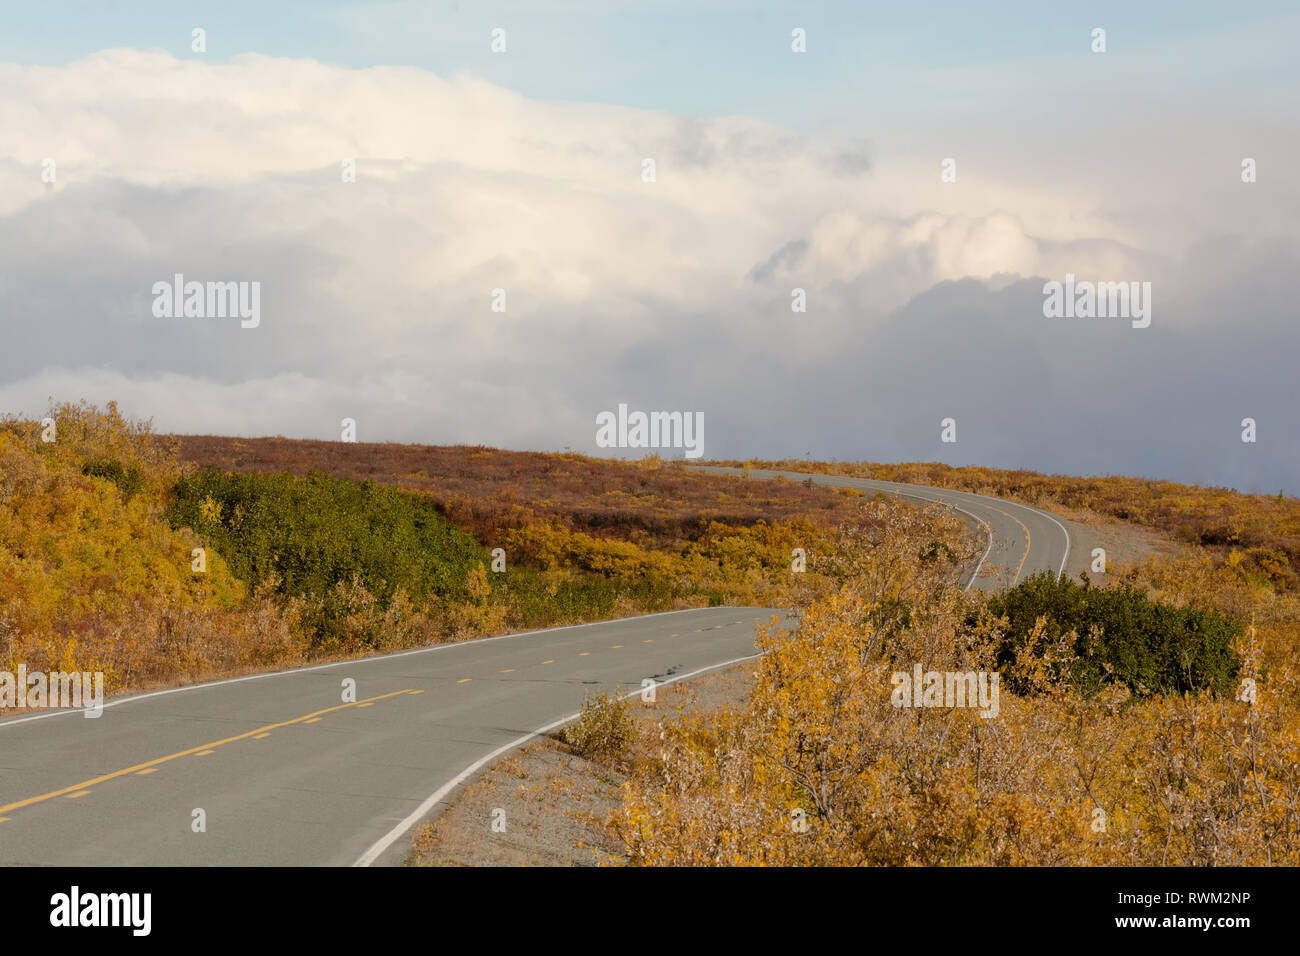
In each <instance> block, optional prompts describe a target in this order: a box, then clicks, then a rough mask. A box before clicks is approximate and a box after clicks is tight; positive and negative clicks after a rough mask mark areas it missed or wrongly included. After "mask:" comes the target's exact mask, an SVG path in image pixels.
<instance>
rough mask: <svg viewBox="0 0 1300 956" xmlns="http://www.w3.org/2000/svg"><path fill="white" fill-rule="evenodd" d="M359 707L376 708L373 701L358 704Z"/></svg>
mask: <svg viewBox="0 0 1300 956" xmlns="http://www.w3.org/2000/svg"><path fill="white" fill-rule="evenodd" d="M357 706H358V707H374V706H375V702H374V701H373V700H368V701H366V702H365V703H364V704H357Z"/></svg>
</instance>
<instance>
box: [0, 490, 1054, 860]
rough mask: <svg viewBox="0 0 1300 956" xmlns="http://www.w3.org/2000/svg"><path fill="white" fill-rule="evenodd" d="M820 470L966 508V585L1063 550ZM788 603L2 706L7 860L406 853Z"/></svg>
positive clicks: (1009, 522) (1037, 537)
mask: <svg viewBox="0 0 1300 956" xmlns="http://www.w3.org/2000/svg"><path fill="white" fill-rule="evenodd" d="M711 470H722V469H711ZM749 474H750V475H751V476H752V477H754V478H764V477H768V478H770V477H773V475H774V473H769V472H753V471H751V472H749ZM787 476H788V477H791V478H792V479H794V480H802V479H804V478H805V477H808V476H805V475H795V474H791V473H787ZM813 480H814V481H817V482H820V483H826V484H844V485H851V486H853V487H857V488H862V489H864V490H878V491H884V492H887V493H897V494H903V495H906V496H908V497H912V498H918V499H927V500H936V501H941V502H943V503H944V504H945V505H949V506H952V507H954V508H957V509H959V510H960V512H961V513H962V514H963V515H964V516H965V517H966V520H967V521H969V522H970V523H971V525H972V527H974V528H978V529H980V531H981V532H982V533H984V534H986V535H987V536H988V541H989V545H988V549H987V550H986V552H985V554H984V555H983V557H982V558H981V559H980V564H979V566H978V567H976V568H972V569H970V570H969V571H968V572H967V575H966V578H965V580H966V583H967V586H974V587H981V588H986V587H994V586H997V585H998V583H999V582H1000V581H1001V582H1003V583H1005V582H1007V581H1009V580H1011V579H1012V578H1013V576H1014V577H1019V576H1022V575H1024V574H1028V573H1030V572H1031V571H1034V570H1039V569H1047V570H1051V571H1054V572H1059V570H1060V569H1061V568H1062V567H1063V566H1064V563H1065V559H1066V556H1067V551H1068V535H1067V534H1066V532H1065V529H1064V528H1063V527H1061V526H1060V525H1059V524H1057V523H1056V521H1055V519H1052V518H1051V517H1050V516H1048V515H1046V514H1045V513H1043V512H1040V511H1036V510H1035V509H1033V508H1028V507H1026V506H1024V505H1018V504H1014V503H1011V502H1006V501H1001V500H999V499H990V498H983V497H981V496H978V495H971V494H967V493H964V492H954V491H946V490H941V489H934V488H925V487H921V486H916V485H895V484H891V483H889V482H874V481H868V480H865V479H854V478H841V477H830V476H826V477H822V476H815V477H814V478H813ZM998 565H1001V566H1002V567H1003V568H1004V570H1003V571H1001V573H1000V576H999V572H998V571H997V567H998ZM781 615H783V612H781V611H777V610H773V609H770V608H753V607H744V608H734V607H719V608H704V609H698V610H688V611H673V612H669V613H666V614H652V615H647V616H644V617H636V618H629V619H625V620H618V621H608V622H601V623H596V624H584V625H579V626H575V627H564V628H553V629H550V630H544V631H532V632H528V633H523V634H514V635H507V636H504V637H496V638H486V639H480V640H476V641H469V642H465V643H462V644H452V645H442V646H439V647H433V648H425V649H420V650H414V651H406V652H403V653H400V654H392V655H386V656H383V657H372V658H366V659H364V660H356V661H344V662H340V663H336V664H325V665H318V666H313V667H304V668H298V669H295V670H290V671H282V672H277V673H272V674H259V675H254V676H250V677H243V678H236V679H233V680H227V681H217V682H214V683H210V684H199V685H194V686H190V687H180V688H174V689H170V690H164V691H157V692H154V693H149V694H141V695H137V696H134V697H127V698H119V699H115V700H113V701H110V702H108V704H107V705H106V706H105V708H104V711H103V713H102V715H101V716H99V717H98V718H87V717H86V716H84V715H83V714H82V713H81V712H80V711H72V712H47V713H40V714H36V715H33V716H27V717H18V718H11V719H9V720H6V721H3V722H0V865H6V866H13V865H31V866H47V865H70V866H81V865H92V866H96V865H125V866H131V865H244V866H275V865H326V866H329V865H357V864H359V865H370V864H372V863H374V864H391V863H397V862H400V861H401V859H402V857H403V856H404V855H405V854H406V852H407V849H408V846H409V840H408V839H407V835H408V833H409V832H410V830H411V829H412V828H413V827H414V826H415V824H416V823H418V822H419V821H420V820H421V819H422V818H424V817H426V816H427V814H428V813H429V812H430V811H432V810H433V809H435V808H436V807H437V806H438V804H439V803H440V802H441V801H442V800H443V799H444V798H445V797H447V796H448V795H449V794H450V793H451V792H452V791H453V790H454V789H455V788H456V787H457V786H458V785H459V784H460V783H461V782H463V781H464V780H466V779H467V778H469V777H470V776H471V775H472V774H473V773H475V772H476V771H477V770H478V769H479V768H481V767H483V766H485V765H486V764H487V763H489V762H490V761H491V760H493V759H495V758H496V757H498V756H500V755H501V754H503V753H506V752H508V751H509V750H511V749H513V748H514V747H516V746H519V745H520V744H522V743H524V742H526V741H527V740H528V739H529V738H530V737H532V736H534V735H535V734H537V733H540V732H547V731H549V730H552V729H554V728H556V727H558V726H560V725H562V724H563V723H564V722H565V721H566V720H568V719H571V718H572V716H574V715H575V714H576V712H577V710H578V709H579V708H580V707H581V705H582V701H583V698H584V696H585V695H586V694H587V693H589V692H591V691H595V690H609V689H615V688H621V689H622V691H623V692H625V693H629V694H635V693H638V692H640V689H641V688H642V686H643V681H645V680H646V679H651V680H653V681H654V682H655V683H656V685H657V686H660V687H662V686H663V685H664V684H666V683H671V682H675V681H677V680H682V679H686V678H689V677H691V676H694V675H696V674H699V673H702V672H704V671H707V670H712V669H714V668H717V667H723V666H726V665H728V664H731V663H735V662H738V661H741V660H745V659H748V658H751V657H753V656H754V654H755V650H754V630H755V625H756V623H757V622H760V621H762V622H766V621H769V620H771V619H772V618H773V617H774V616H781ZM348 680H350V681H355V699H354V700H345V697H344V691H345V686H344V685H345V681H348ZM200 822H201V823H202V827H200V826H199V824H200ZM484 826H485V832H486V827H487V821H485V823H484Z"/></svg>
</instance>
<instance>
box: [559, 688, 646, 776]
mask: <svg viewBox="0 0 1300 956" xmlns="http://www.w3.org/2000/svg"><path fill="white" fill-rule="evenodd" d="M560 736H561V738H562V739H563V740H564V742H565V743H566V744H568V745H569V746H570V747H571V748H572V749H573V751H574V753H576V754H578V755H579V756H583V757H589V758H592V759H595V760H604V761H613V760H617V759H619V758H620V757H622V756H623V755H624V754H626V752H627V750H628V747H629V746H630V745H631V743H632V741H633V740H634V739H635V738H636V723H635V721H634V720H633V719H632V714H631V709H630V705H629V702H628V699H627V698H625V697H620V696H619V695H618V694H617V693H598V694H588V695H587V697H586V699H585V700H584V701H583V704H582V710H581V711H580V712H579V714H578V719H577V720H575V721H574V722H573V723H571V724H569V725H568V726H566V727H565V728H564V729H563V730H562V731H561V732H560Z"/></svg>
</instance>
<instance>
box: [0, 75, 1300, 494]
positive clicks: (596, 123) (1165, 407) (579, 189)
mask: <svg viewBox="0 0 1300 956" xmlns="http://www.w3.org/2000/svg"><path fill="white" fill-rule="evenodd" d="M1111 122H1112V123H1113V126H1112V127H1111V128H1110V129H1109V130H1105V129H1104V130H1102V131H1101V133H1100V134H1098V132H1097V130H1095V129H1092V128H1090V129H1089V132H1088V136H1089V137H1090V138H1095V137H1096V136H1097V135H1102V136H1108V135H1110V136H1113V137H1114V138H1115V141H1116V142H1122V143H1123V144H1124V145H1125V150H1124V151H1122V155H1121V154H1120V153H1118V152H1117V156H1119V157H1120V158H1119V160H1118V163H1117V165H1116V167H1115V169H1114V171H1113V175H1110V176H1104V175H1100V174H1099V170H1098V168H1097V166H1096V164H1093V165H1091V166H1089V165H1088V164H1086V163H1084V164H1080V163H1079V162H1078V159H1077V156H1076V157H1075V158H1074V159H1073V160H1071V161H1063V160H1062V159H1061V152H1062V150H1064V151H1066V152H1067V153H1068V152H1069V151H1070V144H1069V143H1068V142H1067V143H1062V142H1060V141H1059V139H1058V138H1056V137H1051V136H1048V137H1044V138H1043V140H1042V141H1040V142H1038V143H1037V145H1036V144H1035V141H1034V140H1033V139H1032V138H1025V139H1024V140H1023V142H1020V143H1016V144H1014V146H1013V145H1009V144H1008V141H1007V140H1006V138H1005V137H1004V136H1002V135H1001V133H1000V132H999V131H998V130H990V131H988V132H987V133H986V134H984V135H983V137H982V138H981V136H979V135H974V134H969V133H967V134H964V135H963V137H962V138H961V143H962V146H961V149H960V150H956V151H955V155H956V159H957V170H958V176H957V182H955V183H943V182H941V181H940V161H941V160H942V159H943V158H944V157H946V156H950V155H954V153H953V152H949V151H948V149H947V148H945V146H944V145H942V140H943V136H942V135H941V134H942V132H943V131H942V130H934V131H923V130H911V131H910V133H909V135H907V136H904V135H902V133H901V132H900V131H899V130H896V129H885V128H882V129H880V130H876V131H868V134H869V135H865V136H864V135H863V133H862V131H853V133H852V134H851V135H845V136H837V135H832V134H827V135H825V136H808V135H796V134H793V133H791V132H789V131H786V130H782V129H780V128H776V127H773V126H770V125H766V124H763V123H760V122H757V121H754V120H749V119H745V118H741V117H712V118H706V117H680V116H674V115H669V114H664V113H656V112H649V111H643V110H635V109H624V108H618V107H610V106H595V105H584V104H572V103H552V102H538V101H532V100H528V99H525V98H523V97H520V96H518V95H516V94H514V93H511V92H510V91H508V90H504V89H501V88H498V87H495V86H492V85H490V84H487V83H485V82H482V81H480V80H477V79H475V78H473V77H468V76H455V77H451V78H443V77H439V76H436V75H434V74H432V73H429V72H427V71H424V70H418V69H414V68H371V69H364V70H351V69H343V68H338V67H331V66H327V65H323V64H320V63H316V62H313V61H305V60H284V59H274V58H268V57H263V56H256V55H248V56H241V57H236V58H234V59H233V60H231V61H230V62H228V63H224V64H208V63H204V62H201V61H195V60H178V59H176V58H173V57H172V56H170V55H168V54H164V53H157V52H140V51H133V50H111V51H105V52H103V53H100V54H97V55H95V56H91V57H88V58H86V59H83V60H80V61H77V62H75V63H72V64H70V65H68V66H65V67H59V68H45V67H19V66H11V65H6V66H0V128H3V129H5V130H6V131H8V133H9V135H7V136H6V137H4V138H2V139H0V257H3V262H4V264H5V265H4V269H3V272H0V321H3V323H4V338H5V346H6V347H5V348H4V350H3V351H0V409H3V410H6V411H22V412H25V413H29V414H36V413H39V412H41V411H42V410H43V409H44V407H45V404H46V399H47V397H50V396H53V397H54V398H55V399H56V400H65V399H71V400H75V399H77V398H81V397H85V398H88V399H90V400H92V401H97V402H103V401H107V400H109V399H116V400H118V401H119V403H120V404H121V405H122V407H123V409H124V410H125V411H126V412H128V413H129V414H132V415H135V416H140V417H147V418H148V417H151V418H153V420H154V423H155V426H156V427H157V428H159V429H161V430H172V431H186V432H215V433H225V434H237V435H264V434H284V435H291V436H299V437H318V438H332V437H338V434H339V422H340V420H341V419H342V418H344V417H351V418H354V419H356V420H357V422H358V435H359V438H360V439H361V440H362V441H410V442H422V443H435V444H442V443H453V442H464V443H484V444H491V445H500V446H504V447H512V448H539V449H560V448H565V447H568V448H572V449H574V450H578V451H584V452H589V453H597V452H599V451H600V450H599V449H598V448H597V447H596V443H595V435H596V429H595V419H596V415H597V414H598V413H599V412H601V411H604V410H612V409H616V408H617V407H618V404H619V403H628V404H629V405H630V406H632V407H633V408H643V409H666V410H691V411H699V412H702V413H703V414H704V416H705V419H706V420H707V422H708V427H707V430H706V434H707V436H708V437H707V442H706V447H705V454H706V455H708V456H710V457H769V456H783V455H802V454H805V453H811V454H813V455H815V456H818V457H823V458H839V459H859V458H866V459H873V460H881V461H897V460H918V459H919V460H939V461H947V462H950V463H953V464H968V463H980V464H988V465H997V466H1009V467H1016V466H1020V467H1029V468H1033V469H1036V470H1041V471H1054V472H1069V473H1076V474H1107V473H1126V474H1141V475H1150V476H1156V477H1164V478H1171V479H1176V480H1182V481H1189V482H1202V483H1215V484H1229V485H1233V486H1236V487H1239V488H1243V489H1248V490H1267V491H1277V490H1278V489H1279V488H1285V489H1287V490H1288V491H1289V492H1290V493H1296V492H1297V491H1298V490H1300V489H1298V488H1297V485H1296V480H1295V478H1296V475H1297V474H1300V467H1298V466H1300V451H1298V449H1300V441H1298V440H1297V439H1300V428H1297V425H1296V424H1295V421H1294V411H1293V410H1294V408H1295V405H1296V397H1297V388H1296V385H1295V381H1296V373H1295V363H1296V358H1295V357H1296V355H1297V352H1298V350H1297V346H1298V345H1300V331H1298V330H1297V327H1296V322H1295V303H1296V302H1297V301H1300V297H1298V293H1300V278H1298V277H1300V269H1298V268H1297V265H1298V263H1297V258H1300V248H1298V247H1297V242H1296V236H1297V232H1296V228H1295V224H1296V212H1297V209H1300V202H1298V201H1297V200H1298V193H1297V190H1296V187H1295V186H1293V185H1292V184H1290V183H1289V182H1285V181H1283V180H1284V177H1282V176H1281V175H1280V170H1279V168H1278V167H1279V166H1280V165H1281V162H1282V161H1281V158H1280V157H1275V158H1273V159H1271V160H1261V169H1262V170H1268V169H1270V167H1271V172H1272V175H1269V176H1265V175H1263V174H1262V173H1261V177H1260V182H1257V183H1253V184H1244V183H1241V182H1240V178H1239V163H1240V158H1241V157H1243V156H1249V155H1252V152H1251V150H1252V149H1254V148H1255V146H1257V145H1258V143H1254V144H1252V143H1244V142H1243V143H1240V144H1239V143H1238V142H1235V141H1232V140H1231V136H1232V135H1234V133H1233V131H1235V130H1237V129H1238V128H1239V124H1240V123H1241V117H1240V115H1234V116H1232V117H1231V118H1229V117H1226V116H1225V117H1224V118H1223V127H1222V131H1221V134H1220V142H1219V144H1218V147H1217V148H1218V152H1219V154H1221V155H1219V157H1218V159H1219V162H1218V165H1217V166H1216V167H1214V168H1213V169H1210V168H1209V167H1207V165H1206V164H1205V162H1204V156H1203V155H1202V153H1199V152H1196V151H1195V150H1192V151H1189V150H1188V149H1187V148H1186V146H1185V144H1186V141H1187V140H1186V137H1187V135H1188V128H1187V126H1186V123H1187V119H1186V117H1183V116H1180V115H1177V114H1176V113H1171V114H1170V115H1168V116H1166V117H1165V119H1164V120H1163V121H1151V120H1150V119H1149V118H1148V117H1146V116H1145V115H1144V114H1142V113H1141V112H1140V108H1139V109H1135V110H1134V111H1133V113H1132V115H1127V114H1123V113H1112V114H1111ZM1162 122H1163V124H1164V125H1162ZM1198 122H1199V126H1198V128H1197V131H1196V132H1197V135H1198V136H1199V137H1203V138H1204V140H1205V141H1207V142H1213V141H1214V136H1215V122H1216V120H1215V117H1214V116H1213V115H1202V116H1201V117H1200V118H1199V120H1198ZM918 123H919V121H918ZM930 133H933V135H932V136H931V135H929V134H930ZM1278 135H1281V134H1278ZM1286 135H1289V136H1291V137H1292V139H1291V141H1290V143H1289V145H1290V146H1292V147H1294V145H1295V142H1294V134H1286ZM1225 137H1226V138H1228V141H1227V142H1224V141H1222V140H1223V138H1225ZM1268 142H1269V145H1270V148H1275V144H1276V143H1278V142H1283V143H1285V142H1286V141H1285V140H1278V139H1277V138H1276V136H1275V137H1274V138H1273V139H1270V140H1269V141H1268ZM1091 143H1092V140H1091V139H1089V141H1088V145H1089V148H1091ZM1084 152H1087V150H1086V149H1085V150H1084ZM1013 154H1014V155H1013ZM1291 155H1294V152H1292V154H1291ZM647 159H651V160H653V161H654V170H655V177H654V181H652V182H647V181H646V180H645V178H644V176H643V172H644V169H645V168H646V167H645V160H647ZM47 160H53V161H54V166H53V169H54V182H53V183H48V182H43V181H42V173H43V171H45V170H47V169H48V168H49V164H48V163H47ZM345 160H354V161H355V169H356V181H355V182H345V181H344V177H343V175H342V168H343V167H342V164H343V162H344V161H345ZM1161 164H1163V165H1161ZM1153 165H1157V166H1160V168H1162V169H1163V170H1164V171H1165V172H1166V174H1167V175H1166V176H1165V177H1164V178H1163V179H1162V180H1161V182H1165V181H1166V180H1167V183H1166V185H1164V186H1162V185H1161V182H1153V181H1152V180H1151V179H1150V178H1149V177H1148V176H1147V175H1146V174H1139V175H1127V174H1126V170H1131V169H1143V168H1150V167H1151V166H1153ZM1026 169H1029V170H1032V171H1033V174H1032V175H1027V174H1026V173H1025V170H1026ZM1053 170H1055V171H1056V172H1055V174H1054V173H1053ZM1080 170H1082V171H1080ZM46 178H48V176H47V177H46ZM1171 237H1176V238H1171ZM177 273H181V274H183V275H184V276H185V277H186V278H187V279H192V280H197V281H207V280H214V281H215V280H221V281H257V282H260V283H261V312H262V320H261V324H260V325H259V326H258V328H256V329H241V328H240V324H239V321H238V320H237V319H195V318H190V319H185V318H169V319H159V318H155V316H154V315H153V313H152V310H151V307H150V306H151V301H152V296H151V293H150V290H151V288H152V286H153V284H154V283H155V282H158V281H171V279H172V277H173V275H174V274H177ZM1067 273H1072V274H1074V275H1077V276H1079V277H1080V278H1090V279H1094V280H1101V281H1130V280H1143V281H1150V282H1151V283H1152V287H1153V321H1152V324H1151V327H1150V328H1147V329H1142V330H1135V329H1133V328H1131V327H1130V325H1129V323H1128V322H1127V321H1125V320H1122V319H1070V320H1065V319H1047V318H1044V316H1043V311H1042V305H1043V292H1042V287H1043V283H1044V282H1045V281H1047V280H1050V279H1055V280H1061V279H1063V278H1064V277H1065V275H1066V274H1067ZM497 289H500V290H504V294H505V303H506V309H505V311H504V312H498V311H493V310H492V304H493V301H494V290H497ZM795 289H802V290H803V295H804V297H805V299H806V303H807V310H806V311H805V312H793V311H792V310H791V303H792V292H793V290H795ZM497 301H499V297H498V300H497ZM946 417H952V418H955V419H956V420H957V423H958V441H957V442H956V443H955V444H945V443H941V442H940V421H941V419H943V418H946ZM1245 417H1251V418H1254V419H1256V421H1257V422H1258V433H1259V439H1258V442H1256V443H1254V444H1245V443H1242V442H1241V440H1240V433H1241V426H1240V422H1241V420H1242V419H1243V418H1245Z"/></svg>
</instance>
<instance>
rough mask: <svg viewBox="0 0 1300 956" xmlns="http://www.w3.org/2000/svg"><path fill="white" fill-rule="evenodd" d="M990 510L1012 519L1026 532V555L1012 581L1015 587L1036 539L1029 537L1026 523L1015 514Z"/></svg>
mask: <svg viewBox="0 0 1300 956" xmlns="http://www.w3.org/2000/svg"><path fill="white" fill-rule="evenodd" d="M989 510H991V511H996V512H997V513H998V514H1000V515H1003V516H1005V517H1007V518H1010V519H1011V520H1012V521H1014V522H1015V523H1016V524H1018V525H1020V527H1021V528H1022V529H1023V530H1024V532H1025V553H1024V555H1023V556H1022V557H1021V558H1020V565H1019V566H1018V567H1017V568H1016V576H1015V578H1013V579H1012V581H1011V584H1012V585H1013V586H1014V585H1015V583H1016V581H1019V580H1020V571H1021V569H1023V568H1024V566H1025V558H1027V557H1029V547H1030V545H1032V544H1033V543H1034V539H1033V538H1032V537H1030V535H1029V528H1028V527H1027V526H1026V525H1025V523H1024V522H1023V521H1021V520H1020V519H1019V518H1017V517H1016V516H1015V515H1013V514H1008V513H1007V512H1005V511H1003V510H1002V509H1001V508H994V507H992V506H991V505H990V506H989Z"/></svg>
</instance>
